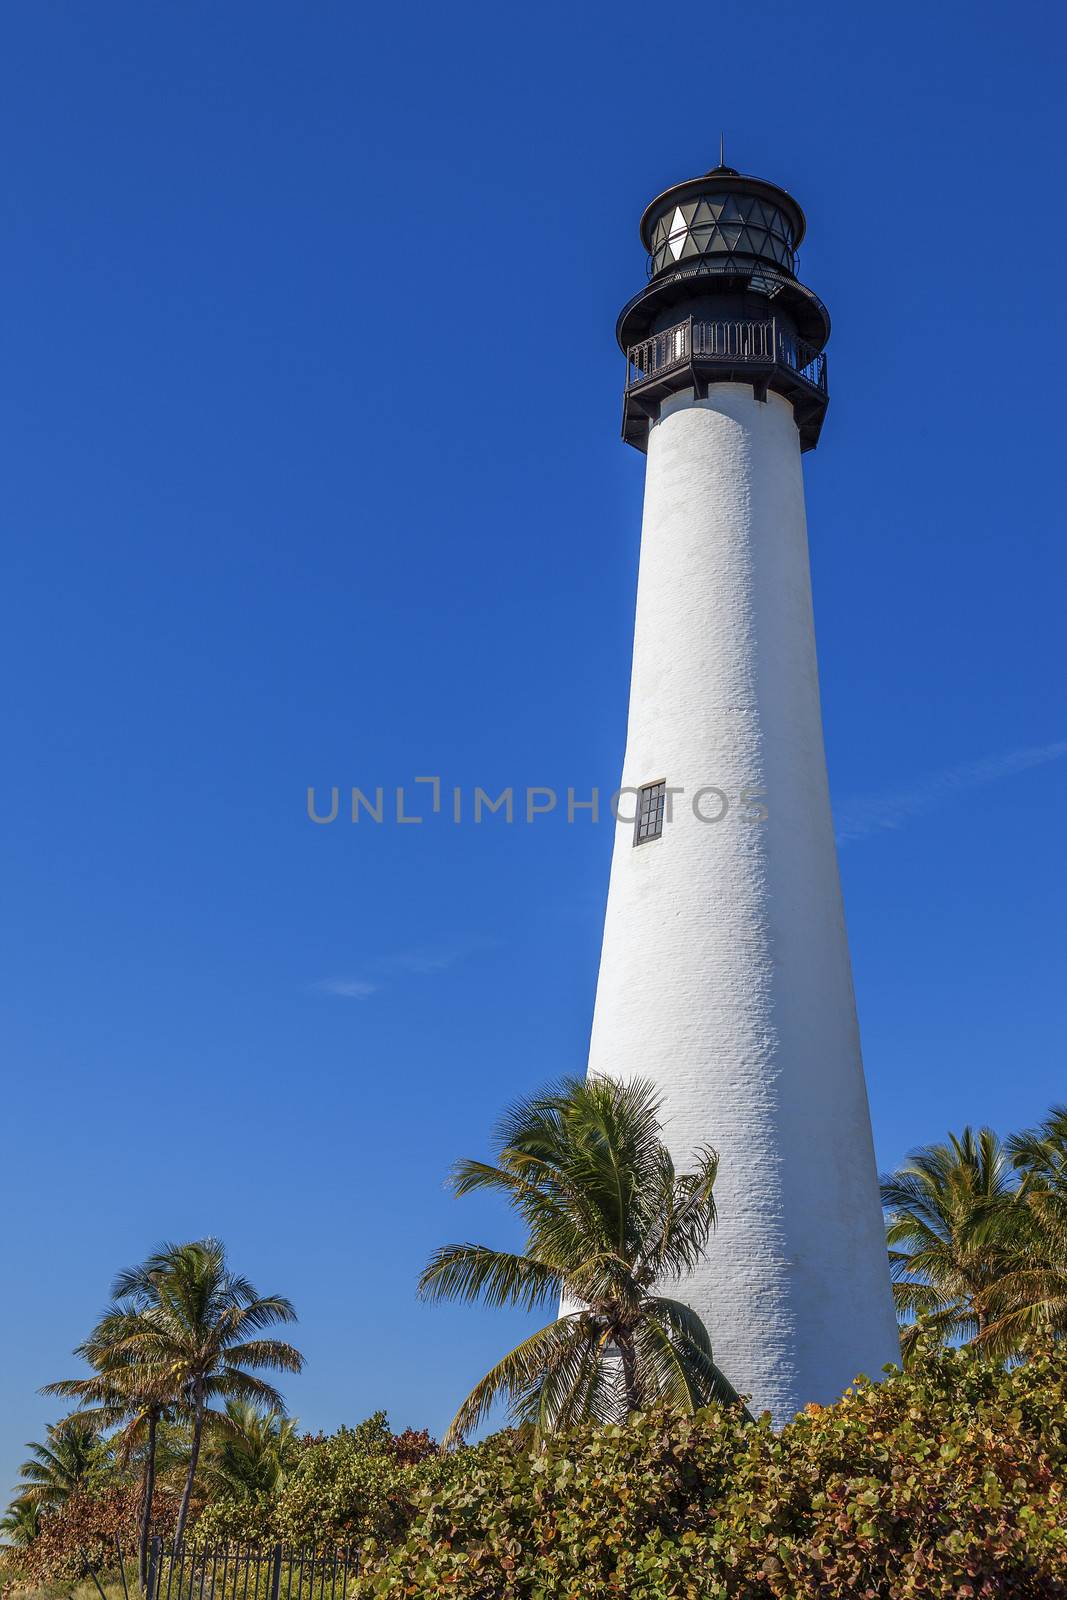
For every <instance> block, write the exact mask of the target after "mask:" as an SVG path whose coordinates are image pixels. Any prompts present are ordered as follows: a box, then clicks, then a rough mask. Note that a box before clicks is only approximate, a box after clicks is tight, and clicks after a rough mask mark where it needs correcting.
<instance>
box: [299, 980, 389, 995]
mask: <svg viewBox="0 0 1067 1600" xmlns="http://www.w3.org/2000/svg"><path fill="white" fill-rule="evenodd" d="M312 987H313V988H314V989H315V990H317V992H318V993H319V994H335V995H339V996H340V998H341V999H342V1000H366V999H367V998H368V996H369V995H372V994H377V993H378V990H379V989H380V988H381V984H380V983H372V982H371V981H370V979H369V978H323V979H322V980H321V982H319V983H316V984H313V985H312Z"/></svg>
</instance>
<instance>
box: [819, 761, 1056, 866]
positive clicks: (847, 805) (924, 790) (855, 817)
mask: <svg viewBox="0 0 1067 1600" xmlns="http://www.w3.org/2000/svg"><path fill="white" fill-rule="evenodd" d="M1065 755H1067V739H1059V740H1057V741H1056V742H1055V743H1054V744H1042V745H1033V746H1030V747H1028V748H1027V749H1024V750H1011V751H1009V752H1008V753H1007V754H1006V755H1001V756H987V757H986V758H985V760H983V761H968V762H964V763H963V764H962V765H961V766H957V767H945V768H944V769H943V770H942V771H941V772H932V773H930V774H929V775H928V776H927V777H925V778H919V779H917V780H916V782H914V783H913V784H910V785H909V786H908V787H907V788H903V789H896V790H888V791H887V792H885V793H883V794H870V795H856V796H853V797H852V798H850V799H846V800H844V801H842V803H841V805H840V806H838V807H836V808H835V820H836V823H837V842H838V843H839V844H852V843H853V842H854V841H855V840H857V839H868V838H870V836H871V834H873V833H882V832H886V831H893V830H894V829H897V828H902V827H904V825H905V824H906V823H907V822H909V821H910V820H911V818H912V817H918V816H921V815H922V814H923V812H926V811H933V810H936V808H937V807H938V806H941V805H944V804H946V803H947V802H948V801H950V800H953V799H954V798H955V797H956V796H957V795H958V794H962V793H964V792H965V791H966V790H968V789H980V788H982V787H983V786H984V785H985V784H987V783H997V782H998V781H999V780H1000V779H1001V778H1010V777H1013V776H1014V774H1015V773H1017V772H1026V771H1027V770H1028V769H1029V768H1031V767H1043V766H1045V765H1046V764H1047V763H1048V762H1050V761H1058V760H1059V759H1060V758H1061V757H1062V756H1065Z"/></svg>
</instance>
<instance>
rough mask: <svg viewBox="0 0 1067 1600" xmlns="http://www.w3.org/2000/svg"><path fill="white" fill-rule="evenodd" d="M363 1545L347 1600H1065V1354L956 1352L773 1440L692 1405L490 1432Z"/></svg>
mask: <svg viewBox="0 0 1067 1600" xmlns="http://www.w3.org/2000/svg"><path fill="white" fill-rule="evenodd" d="M458 1463H459V1465H458V1470H456V1471H455V1472H454V1473H453V1474H452V1475H451V1477H449V1478H448V1479H447V1480H446V1481H444V1482H442V1483H440V1484H437V1485H435V1486H433V1488H431V1489H428V1490H423V1491H421V1493H420V1496H419V1501H418V1506H417V1510H416V1514H415V1516H414V1519H413V1521H412V1523H411V1525H410V1527H409V1530H408V1532H407V1535H406V1537H405V1538H404V1540H403V1542H402V1543H400V1544H399V1545H396V1546H394V1547H393V1548H392V1549H386V1548H384V1547H381V1546H377V1547H373V1546H372V1547H371V1548H370V1549H368V1550H367V1552H366V1563H365V1570H364V1576H363V1577H362V1579H361V1580H360V1584H359V1586H358V1595H359V1597H360V1600H371V1597H379V1596H390V1597H393V1596H395V1597H400V1596H413V1595H418V1596H430V1597H434V1596H440V1597H444V1596H455V1597H464V1600H619V1597H621V1596H626V1597H628V1600H667V1597H672V1600H673V1597H679V1600H742V1597H743V1600H808V1597H810V1600H858V1597H863V1600H917V1597H920V1596H921V1597H927V1596H949V1595H951V1596H959V1597H966V1600H972V1597H982V1600H992V1597H997V1600H1013V1597H1019V1600H1022V1597H1035V1600H1036V1597H1041V1600H1052V1597H1056V1596H1067V1356H1065V1354H1064V1353H1063V1352H1062V1351H1056V1352H1053V1353H1049V1354H1046V1355H1039V1356H1035V1357H1033V1358H1032V1359H1031V1360H1029V1361H1028V1362H1026V1363H1025V1365H1023V1366H1021V1367H1018V1368H1016V1369H1014V1370H1013V1371H1004V1370H1003V1369H1002V1368H1000V1367H997V1366H995V1365H992V1364H990V1363H988V1362H986V1361H983V1360H982V1359H981V1358H979V1357H977V1356H975V1355H974V1354H973V1352H971V1351H963V1352H956V1351H949V1352H943V1353H940V1354H938V1355H935V1356H931V1357H930V1358H928V1359H927V1360H926V1361H925V1362H924V1363H923V1364H922V1365H921V1366H920V1367H919V1369H918V1370H915V1371H912V1372H909V1373H908V1374H895V1375H893V1376H892V1377H890V1378H889V1379H888V1381H886V1382H884V1383H882V1384H870V1383H867V1382H865V1381H861V1382H859V1383H857V1385H856V1386H855V1388H854V1389H852V1390H850V1391H849V1392H848V1393H847V1394H846V1395H845V1396H844V1397H843V1398H842V1399H841V1400H840V1401H839V1402H838V1403H837V1404H836V1405H833V1406H828V1407H826V1408H824V1409H818V1408H814V1407H813V1408H811V1409H810V1410H809V1411H808V1412H807V1413H806V1414H804V1415H803V1416H802V1417H800V1418H799V1419H798V1420H797V1421H796V1422H795V1423H793V1424H791V1425H790V1426H789V1427H787V1428H786V1429H784V1430H783V1432H782V1433H781V1434H780V1435H775V1434H774V1433H773V1432H772V1431H771V1430H770V1428H769V1426H768V1425H767V1423H766V1421H763V1422H760V1423H758V1424H757V1425H756V1426H754V1427H753V1426H751V1425H745V1424H744V1423H743V1421H741V1419H740V1418H739V1417H738V1416H737V1415H736V1413H730V1412H729V1411H725V1410H721V1409H719V1408H717V1407H714V1408H709V1409H708V1410H707V1411H705V1412H703V1413H700V1414H699V1415H698V1416H696V1417H694V1418H677V1417H674V1418H669V1417H666V1416H657V1415H646V1416H642V1417H638V1418H635V1419H634V1420H632V1421H631V1422H630V1423H629V1424H627V1425H626V1426H624V1427H617V1428H607V1429H604V1428H596V1427H583V1428H581V1429H578V1430H576V1431H574V1432H572V1433H569V1434H566V1435H562V1436H558V1437H556V1438H554V1439H551V1440H550V1441H549V1442H548V1444H547V1446H546V1447H545V1448H544V1449H543V1450H541V1451H539V1452H537V1453H536V1454H529V1453H524V1452H522V1451H519V1450H516V1448H515V1445H514V1442H513V1441H512V1440H508V1439H505V1440H503V1441H502V1442H499V1443H497V1442H494V1441H490V1442H488V1443H487V1444H485V1445H483V1446H481V1447H480V1448H479V1449H476V1450H473V1451H470V1452H467V1453H466V1454H465V1455H462V1456H460V1457H459V1458H458Z"/></svg>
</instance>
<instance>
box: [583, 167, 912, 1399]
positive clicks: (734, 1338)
mask: <svg viewBox="0 0 1067 1600" xmlns="http://www.w3.org/2000/svg"><path fill="white" fill-rule="evenodd" d="M803 233H804V215H803V212H802V211H801V209H800V207H799V206H798V205H797V203H796V201H795V200H793V199H792V198H791V197H790V196H789V195H788V194H786V193H785V191H784V190H782V189H780V188H778V187H777V186H776V185H774V184H771V183H766V182H764V181H762V180H761V179H756V178H747V177H742V176H740V175H739V174H738V173H736V172H735V171H734V170H733V169H732V168H730V167H725V166H719V167H716V168H715V169H714V171H712V172H709V173H707V174H706V175H705V176H704V177H700V178H694V179H691V180H690V181H688V182H686V183H681V184H678V185H676V186H675V187H674V188H672V189H668V190H667V191H666V193H664V194H661V195H660V196H659V197H658V199H655V200H653V201H652V203H651V205H649V206H648V208H647V209H646V211H645V213H644V216H643V217H642V219H641V238H642V241H643V243H644V245H645V247H646V249H647V250H648V253H649V283H648V285H647V286H646V287H645V288H644V289H643V290H642V291H641V293H640V294H638V295H637V296H636V297H635V298H634V299H633V300H631V301H630V303H629V304H628V305H627V306H626V307H625V308H624V310H623V312H622V314H621V316H620V318H619V323H618V337H619V343H620V344H621V346H622V348H623V351H624V352H625V354H626V356H627V384H626V395H625V402H624V419H623V436H624V438H625V439H626V440H627V441H628V442H629V443H631V444H633V445H635V446H636V447H637V448H638V449H640V450H642V451H645V452H646V454H647V466H646V474H645V505H644V520H643V524H642V532H641V562H640V577H639V581H638V593H637V619H636V627H635V635H634V652H633V672H632V680H631V689H630V713H629V727H628V731H627V740H626V756H625V762H624V767H623V780H622V781H623V785H624V786H625V787H626V788H627V789H628V790H630V791H633V797H632V798H630V797H627V796H624V797H623V800H622V802H621V803H620V808H619V809H620V820H619V822H618V825H617V830H616V837H615V847H614V854H613V858H612V866H611V885H610V890H609V894H608V904H607V914H606V920H605V927H604V944H603V952H602V956H601V963H600V976H599V981H598V985H597V996H596V1011H595V1016H594V1022H593V1031H592V1040H591V1047H590V1056H589V1070H590V1072H596V1073H603V1074H607V1075H611V1076H615V1077H623V1078H625V1077H634V1076H640V1077H645V1078H649V1079H652V1080H653V1081H654V1082H655V1083H656V1084H657V1085H659V1087H660V1088H661V1090H662V1093H663V1098H664V1120H665V1137H666V1139H667V1142H668V1144H669V1145H670V1147H671V1150H672V1153H673V1155H674V1157H675V1159H676V1161H677V1163H678V1165H679V1167H680V1168H683V1169H684V1168H685V1166H686V1165H687V1163H688V1162H689V1160H690V1158H691V1156H692V1153H693V1151H694V1149H695V1148H696V1147H697V1146H700V1145H712V1146H714V1147H715V1149H717V1150H718V1152H719V1156H720V1168H719V1177H718V1180H717V1183H716V1197H717V1204H718V1211H719V1223H718V1228H717V1230H716V1232H715V1235H714V1236H713V1238H712V1241H711V1244H710V1247H709V1250H708V1253H707V1256H706V1259H705V1260H704V1261H703V1263H702V1264H701V1265H700V1267H699V1268H698V1269H697V1270H696V1271H695V1272H694V1273H693V1275H692V1277H691V1278H690V1279H688V1280H687V1281H686V1282H685V1283H684V1284H683V1285H682V1286H681V1288H680V1289H678V1290H677V1291H676V1293H677V1294H678V1297H679V1298H681V1299H683V1300H686V1301H687V1302H688V1303H689V1304H691V1305H692V1306H693V1307H694V1308H695V1309H696V1310H697V1311H698V1312H699V1313H700V1315H701V1316H702V1317H703V1319H704V1321H705V1323H706V1325H707V1327H708V1329H709V1332H710V1334H711V1340H712V1345H713V1347H714V1352H715V1359H716V1362H717V1364H718V1365H719V1366H720V1367H721V1368H722V1370H723V1371H724V1372H725V1373H726V1375H727V1376H728V1377H729V1378H730V1380H731V1381H732V1382H733V1384H734V1385H735V1387H736V1388H737V1389H738V1390H740V1391H741V1392H743V1393H747V1394H749V1395H750V1396H751V1403H752V1407H753V1409H755V1410H757V1411H758V1410H762V1409H765V1408H766V1409H769V1410H770V1411H771V1413H772V1415H773V1418H774V1421H775V1423H776V1424H781V1423H783V1422H786V1421H788V1420H789V1418H790V1417H792V1416H793V1415H794V1413H795V1412H796V1411H797V1410H799V1409H800V1408H801V1407H802V1406H804V1405H805V1404H806V1403H808V1402H810V1401H818V1402H820V1403H826V1402H829V1401H832V1400H834V1399H836V1398H837V1397H838V1396H839V1395H840V1394H841V1392H842V1390H843V1389H844V1388H845V1387H846V1386H847V1385H848V1384H849V1383H850V1382H851V1380H852V1379H853V1378H854V1377H855V1376H856V1374H857V1373H859V1372H861V1371H864V1372H867V1373H868V1374H870V1375H872V1376H876V1375H877V1374H878V1373H879V1371H880V1369H881V1368H882V1366H883V1365H884V1364H885V1363H886V1362H889V1361H894V1360H896V1359H898V1355H899V1347H898V1343H897V1334H896V1323H895V1317H894V1313H893V1307H892V1301H891V1296H890V1289H889V1276H888V1267H887V1258H886V1249H885V1244H884V1236H883V1229H882V1221H881V1212H880V1208H879V1202H878V1189H877V1181H876V1172H875V1161H874V1151H873V1146H872V1142H871V1129H870V1117H869V1113H868V1108H867V1095H866V1089H865V1086H864V1081H863V1065H862V1061H861V1057H860V1042H859V1032H858V1028H857V1023H856V1009H855V1001H854V997H853V990H852V977H851V970H850V966H849V954H848V942H847V935H846V931H845V920H844V913H843V909H842V902H841V889H840V883H839V879H838V870H837V856H836V851H835V848H834V836H833V828H832V823H831V816H830V801H829V792H828V787H827V778H826V758H825V754H824V750H823V736H822V720H821V712H820V706H819V683H818V670H817V666H816V658H815V632H814V623H813V618H812V603H811V582H810V573H809V564H808V547H807V529H806V522H805V514H804V482H803V474H802V471H801V459H800V458H801V453H802V452H803V451H805V450H810V449H812V448H814V446H815V444H816V441H817V439H818V436H819V430H820V427H821V424H822V420H823V416H824V414H825V411H826V406H827V384H826V360H825V356H824V354H823V347H824V345H825V343H826V340H827V338H828V336H829V331H830V322H829V317H828V315H827V312H826V309H825V307H824V306H823V304H822V302H821V301H820V300H819V299H818V298H817V296H816V295H814V294H813V293H812V292H811V290H810V289H807V288H805V287H804V286H803V285H802V284H801V283H800V282H799V281H798V279H797V276H796V249H797V246H798V245H799V244H800V241H801V238H802V236H803ZM671 791H680V792H675V793H672V792H671Z"/></svg>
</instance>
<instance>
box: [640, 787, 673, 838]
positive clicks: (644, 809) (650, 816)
mask: <svg viewBox="0 0 1067 1600" xmlns="http://www.w3.org/2000/svg"><path fill="white" fill-rule="evenodd" d="M666 805H667V780H666V779H664V780H663V782H662V783H646V784H645V785H644V786H643V787H642V788H641V789H640V790H639V791H638V795H637V817H636V820H635V822H634V844H635V845H638V844H648V843H649V841H650V840H651V839H658V838H659V836H660V834H661V833H662V832H663V813H664V811H665V809H666Z"/></svg>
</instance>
